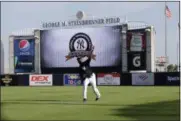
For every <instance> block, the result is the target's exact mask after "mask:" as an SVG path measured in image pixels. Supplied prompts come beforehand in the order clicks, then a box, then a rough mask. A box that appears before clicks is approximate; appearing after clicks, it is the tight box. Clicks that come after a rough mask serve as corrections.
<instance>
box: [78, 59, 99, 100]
mask: <svg viewBox="0 0 181 121" xmlns="http://www.w3.org/2000/svg"><path fill="white" fill-rule="evenodd" d="M77 61H78V63H79V65H80V66H79V69H80V77H81V79H82V80H83V85H84V87H83V102H86V101H87V87H88V85H89V83H90V84H91V85H92V88H93V91H94V93H95V94H96V101H97V100H99V98H100V96H101V95H100V93H99V90H98V89H97V86H96V75H95V73H93V72H92V70H91V67H90V61H91V57H90V56H84V57H78V58H77Z"/></svg>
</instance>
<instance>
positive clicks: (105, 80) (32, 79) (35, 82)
mask: <svg viewBox="0 0 181 121" xmlns="http://www.w3.org/2000/svg"><path fill="white" fill-rule="evenodd" d="M96 78H97V85H98V86H131V85H133V86H179V85H180V74H179V72H169V73H166V72H165V73H162V72H160V73H123V74H119V73H97V74H96ZM0 80H1V81H0V85H1V86H41V87H44V86H81V85H82V81H81V80H80V77H79V74H76V73H67V74H38V75H35V74H22V75H1V76H0Z"/></svg>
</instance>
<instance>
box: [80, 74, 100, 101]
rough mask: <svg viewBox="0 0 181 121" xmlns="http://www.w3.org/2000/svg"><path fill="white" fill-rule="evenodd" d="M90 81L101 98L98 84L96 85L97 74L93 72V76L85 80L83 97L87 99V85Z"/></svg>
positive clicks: (97, 95)
mask: <svg viewBox="0 0 181 121" xmlns="http://www.w3.org/2000/svg"><path fill="white" fill-rule="evenodd" d="M89 83H90V84H91V85H92V89H93V91H94V93H95V95H96V97H97V98H100V96H101V95H100V92H99V90H98V89H97V86H96V76H95V74H94V73H93V74H92V76H91V77H90V78H86V79H85V80H84V88H83V89H84V90H83V97H84V99H87V87H88V85H89Z"/></svg>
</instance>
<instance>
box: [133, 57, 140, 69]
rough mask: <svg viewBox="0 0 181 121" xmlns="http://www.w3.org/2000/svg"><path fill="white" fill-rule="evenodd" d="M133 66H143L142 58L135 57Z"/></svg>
mask: <svg viewBox="0 0 181 121" xmlns="http://www.w3.org/2000/svg"><path fill="white" fill-rule="evenodd" d="M133 65H134V66H135V67H140V66H141V62H140V56H135V57H134V58H133Z"/></svg>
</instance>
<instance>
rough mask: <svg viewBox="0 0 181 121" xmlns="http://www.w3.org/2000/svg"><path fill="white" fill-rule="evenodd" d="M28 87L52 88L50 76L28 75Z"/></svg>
mask: <svg viewBox="0 0 181 121" xmlns="http://www.w3.org/2000/svg"><path fill="white" fill-rule="evenodd" d="M29 85H30V86H52V75H43V74H42V75H30V76H29Z"/></svg>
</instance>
